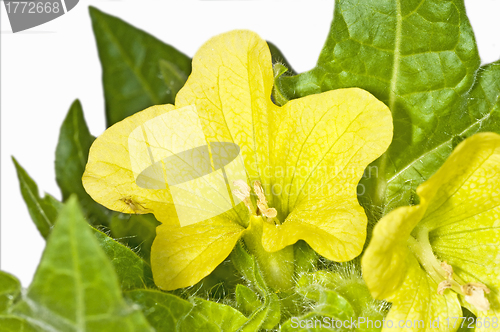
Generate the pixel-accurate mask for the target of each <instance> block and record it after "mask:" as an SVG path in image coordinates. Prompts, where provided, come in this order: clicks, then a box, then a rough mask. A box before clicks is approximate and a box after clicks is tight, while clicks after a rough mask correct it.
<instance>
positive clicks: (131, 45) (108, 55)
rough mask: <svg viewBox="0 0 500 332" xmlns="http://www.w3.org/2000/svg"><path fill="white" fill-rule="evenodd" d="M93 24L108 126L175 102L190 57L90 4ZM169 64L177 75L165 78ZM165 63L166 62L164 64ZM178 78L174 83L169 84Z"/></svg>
mask: <svg viewBox="0 0 500 332" xmlns="http://www.w3.org/2000/svg"><path fill="white" fill-rule="evenodd" d="M89 11H90V17H91V18H92V27H93V29H94V35H95V38H96V42H97V49H98V51H99V58H100V60H101V65H102V78H103V85H104V97H105V100H106V121H107V125H108V127H109V126H111V125H112V124H114V123H116V122H118V121H121V120H123V119H124V118H126V117H127V116H130V115H132V114H134V113H136V112H138V111H142V110H143V109H145V108H147V107H149V106H152V105H158V104H167V103H170V104H173V103H174V100H175V93H176V91H173V90H170V89H171V88H172V87H174V88H175V87H178V84H179V82H180V81H181V80H182V78H184V77H188V76H189V74H190V73H191V59H190V58H189V57H187V56H186V55H184V54H182V53H181V52H179V51H177V50H176V49H175V48H173V47H171V46H169V45H167V44H165V43H163V42H162V41H160V40H158V39H156V38H155V37H153V36H151V35H150V34H148V33H146V32H144V31H142V30H139V29H137V28H135V27H133V26H131V25H130V24H128V23H126V22H124V21H122V20H121V19H119V18H117V17H114V16H111V15H108V14H105V13H103V12H101V11H100V10H98V9H96V8H94V7H90V8H89ZM161 60H164V61H167V62H168V63H169V64H170V68H169V69H167V70H170V73H172V69H173V71H174V72H176V76H175V77H168V78H167V77H163V74H164V73H165V68H163V72H162V69H160V61H161ZM163 64H165V63H163ZM170 80H175V81H176V82H175V83H174V84H167V83H166V82H170Z"/></svg>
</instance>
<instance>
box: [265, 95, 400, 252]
mask: <svg viewBox="0 0 500 332" xmlns="http://www.w3.org/2000/svg"><path fill="white" fill-rule="evenodd" d="M277 123H278V127H277V128H276V130H277V131H276V134H275V138H274V140H273V142H274V146H273V151H274V152H273V160H272V173H273V177H272V178H273V183H272V184H271V187H270V188H268V189H270V190H271V191H272V193H273V195H272V196H273V197H272V199H270V203H269V205H270V206H272V207H274V208H276V209H277V210H278V219H280V220H282V221H283V219H284V218H286V220H285V222H284V223H283V225H282V226H280V227H274V226H273V227H266V228H265V230H264V236H263V245H264V248H266V250H269V251H276V250H279V249H281V248H283V247H285V246H287V245H289V244H293V243H295V242H296V241H297V240H299V239H304V240H306V241H307V242H308V243H309V244H310V245H311V246H312V247H313V249H314V250H316V251H317V252H318V253H320V254H321V255H323V256H325V257H327V258H329V259H331V260H335V261H347V260H350V259H352V258H354V257H356V256H357V255H359V254H360V252H361V249H362V247H363V243H364V241H365V237H366V222H367V220H366V215H365V214H364V211H363V209H362V208H361V206H360V205H359V203H358V200H357V192H356V190H357V185H358V182H359V180H360V179H361V177H362V175H363V172H364V170H365V168H366V167H367V166H368V165H369V164H370V163H371V162H372V161H373V160H375V159H376V158H378V157H379V156H380V155H381V154H382V153H383V152H384V151H385V150H386V149H387V147H388V146H389V144H390V142H391V139H392V117H391V113H390V111H389V109H388V108H387V107H386V106H385V105H384V104H383V103H382V102H380V101H379V100H377V99H376V98H375V97H373V96H372V95H371V94H370V93H368V92H366V91H364V90H361V89H357V88H353V89H340V90H334V91H329V92H325V93H321V94H318V95H312V96H308V97H305V98H300V99H296V100H292V101H290V102H288V103H287V104H286V105H285V106H283V109H282V110H281V113H280V121H278V122H277ZM332 244H333V245H332Z"/></svg>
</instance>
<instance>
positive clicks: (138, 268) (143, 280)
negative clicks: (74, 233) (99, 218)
mask: <svg viewBox="0 0 500 332" xmlns="http://www.w3.org/2000/svg"><path fill="white" fill-rule="evenodd" d="M92 230H93V232H94V235H95V236H96V238H97V242H99V245H100V246H101V248H102V249H103V250H104V252H105V253H106V255H107V256H108V258H109V260H110V261H111V264H112V265H113V267H114V268H115V272H116V275H117V276H118V281H119V283H120V287H121V289H122V290H123V291H127V290H131V289H136V288H156V286H155V284H154V281H153V273H152V272H151V266H149V264H148V263H147V262H146V261H144V260H143V259H142V258H140V257H139V256H138V255H137V254H136V253H134V252H133V251H132V250H131V249H130V248H128V247H126V246H124V245H123V244H121V243H119V242H117V241H116V240H114V239H112V238H111V237H109V236H107V235H106V234H104V233H102V232H101V231H99V230H97V229H95V228H92Z"/></svg>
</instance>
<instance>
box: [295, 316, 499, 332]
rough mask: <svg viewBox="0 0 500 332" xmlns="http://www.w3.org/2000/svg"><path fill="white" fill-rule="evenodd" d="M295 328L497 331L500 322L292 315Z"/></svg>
mask: <svg viewBox="0 0 500 332" xmlns="http://www.w3.org/2000/svg"><path fill="white" fill-rule="evenodd" d="M290 326H291V327H292V328H294V329H305V328H322V329H341V328H343V329H357V328H385V329H391V328H398V329H401V328H408V329H410V328H419V329H423V328H429V329H436V330H437V329H442V328H473V327H474V326H476V327H478V328H484V329H491V331H497V330H498V327H499V322H498V318H497V317H477V318H474V317H448V318H446V319H443V320H442V319H440V318H439V317H438V318H436V319H434V320H430V321H424V320H419V319H415V320H410V319H407V320H404V319H403V320H390V319H382V320H380V319H375V320H372V319H370V318H367V317H358V318H352V317H351V318H350V319H346V320H339V319H335V318H332V317H322V318H310V319H300V318H298V317H292V319H291V325H290Z"/></svg>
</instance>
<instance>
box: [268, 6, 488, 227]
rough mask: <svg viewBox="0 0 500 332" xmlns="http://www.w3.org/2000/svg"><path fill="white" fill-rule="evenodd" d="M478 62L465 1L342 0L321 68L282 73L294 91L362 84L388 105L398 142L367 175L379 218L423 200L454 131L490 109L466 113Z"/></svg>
mask: <svg viewBox="0 0 500 332" xmlns="http://www.w3.org/2000/svg"><path fill="white" fill-rule="evenodd" d="M479 63H480V60H479V56H478V52H477V47H476V44H475V40H474V35H473V32H472V28H471V26H470V23H469V20H468V19H467V16H466V13H465V7H464V4H463V0H445V1H443V0H424V1H420V0H411V1H401V0H381V1H368V0H337V1H336V4H335V16H334V20H333V22H332V25H331V30H330V33H329V36H328V39H327V41H326V44H325V46H324V48H323V50H322V52H321V54H320V57H319V60H318V64H317V67H316V68H314V69H313V70H311V71H309V72H306V73H303V74H300V75H298V76H294V77H284V76H281V77H280V78H279V79H278V80H279V82H280V84H279V88H280V89H281V92H282V93H283V94H284V95H286V96H287V97H288V98H297V97H300V96H305V95H309V94H312V93H319V92H322V91H327V90H332V89H340V88H347V87H360V88H363V89H365V90H368V91H369V92H371V93H372V94H373V95H375V97H377V98H379V99H380V100H382V101H383V102H384V103H386V104H387V105H388V106H389V108H390V109H391V111H392V114H393V117H394V139H393V143H392V145H391V146H390V147H389V149H388V151H387V152H386V153H385V154H384V155H383V156H382V157H381V158H379V159H378V160H377V161H375V162H374V164H372V168H371V171H372V173H373V174H371V177H369V176H367V177H366V178H365V179H363V181H362V186H364V188H362V189H364V190H366V194H365V195H366V198H365V199H364V200H363V199H362V201H363V204H364V205H365V207H368V208H369V209H371V210H372V211H371V213H372V214H373V215H374V216H375V217H380V216H381V215H383V214H385V213H386V212H388V211H390V210H391V209H393V208H395V207H397V206H400V205H407V204H409V203H410V204H411V203H416V202H415V201H414V200H415V197H414V189H415V188H416V186H417V185H418V184H420V183H421V182H423V181H424V180H426V179H427V178H428V177H429V176H430V175H432V174H433V173H434V172H435V171H436V170H437V168H438V167H439V166H440V165H441V164H442V163H443V161H444V160H445V159H446V157H447V156H448V155H449V153H450V152H451V149H452V144H451V143H452V141H453V138H454V137H456V136H460V135H462V134H463V133H464V131H465V130H467V128H469V127H470V126H471V124H472V123H473V122H477V121H478V119H481V118H483V117H484V116H485V114H484V113H481V115H480V116H479V117H475V116H472V114H470V113H469V114H464V113H465V112H466V111H465V105H466V102H467V98H468V94H467V93H468V91H469V90H470V89H471V87H472V85H473V83H474V79H475V75H476V71H477V69H478V66H479ZM361 191H363V190H361Z"/></svg>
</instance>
